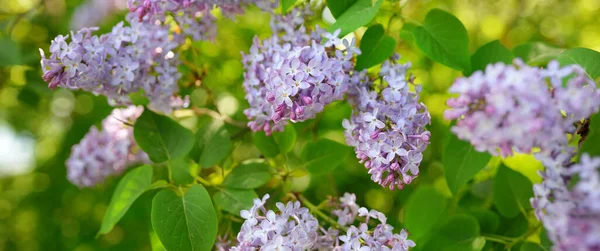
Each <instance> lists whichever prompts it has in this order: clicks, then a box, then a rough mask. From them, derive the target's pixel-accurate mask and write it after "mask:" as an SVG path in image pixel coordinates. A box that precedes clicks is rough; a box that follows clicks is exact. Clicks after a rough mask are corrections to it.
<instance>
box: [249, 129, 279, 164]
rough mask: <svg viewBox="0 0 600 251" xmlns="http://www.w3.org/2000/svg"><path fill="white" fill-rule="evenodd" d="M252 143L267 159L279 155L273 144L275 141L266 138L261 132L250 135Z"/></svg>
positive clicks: (277, 148)
mask: <svg viewBox="0 0 600 251" xmlns="http://www.w3.org/2000/svg"><path fill="white" fill-rule="evenodd" d="M252 142H254V145H255V146H256V148H258V150H259V151H260V152H261V153H262V154H263V155H265V157H267V158H273V157H275V156H277V155H278V154H279V146H278V145H277V143H275V139H274V138H273V137H269V136H267V135H266V134H265V132H262V131H261V132H255V133H254V134H252Z"/></svg>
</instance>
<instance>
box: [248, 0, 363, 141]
mask: <svg viewBox="0 0 600 251" xmlns="http://www.w3.org/2000/svg"><path fill="white" fill-rule="evenodd" d="M302 15H304V14H303V13H301V12H299V11H296V10H295V11H292V12H291V13H290V14H288V15H286V16H283V17H276V18H274V20H275V21H273V22H272V24H271V27H272V29H273V31H274V33H275V34H274V35H273V36H272V37H270V38H268V39H265V40H264V41H262V42H261V41H260V40H259V39H258V38H257V37H255V38H254V43H253V45H252V47H251V48H250V52H249V53H248V54H244V55H243V63H244V68H245V70H246V72H245V74H244V89H245V91H246V99H247V100H248V103H250V108H248V109H246V110H245V111H244V114H246V116H247V117H248V119H249V120H250V122H249V123H248V126H249V127H250V128H251V129H252V130H253V131H261V130H262V131H265V133H266V134H267V135H270V134H271V132H273V131H280V130H282V129H283V127H284V126H285V125H286V124H287V123H288V121H292V122H300V121H305V120H307V119H311V118H314V117H315V115H316V114H317V113H319V112H321V111H322V110H323V107H324V106H326V105H327V104H329V103H331V102H333V101H336V100H341V99H342V98H343V97H344V94H345V92H346V91H347V89H348V85H347V83H348V81H349V75H348V73H349V72H350V71H352V69H353V63H352V58H353V57H354V55H357V54H359V53H360V51H359V50H358V49H357V48H356V47H355V45H354V42H352V43H348V41H344V45H346V49H344V50H337V49H336V48H335V44H336V42H338V41H339V39H337V38H333V37H335V36H336V35H333V34H329V33H325V32H324V31H323V30H321V29H318V28H317V29H316V30H315V31H313V32H312V33H310V34H309V33H307V32H306V29H305V28H304V27H303V26H301V25H302ZM297 17H300V18H297ZM290 32H291V33H290ZM280 33H281V34H280ZM325 37H330V38H332V39H329V40H327V42H324V43H322V42H323V38H325Z"/></svg>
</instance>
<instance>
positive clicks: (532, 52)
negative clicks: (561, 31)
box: [512, 42, 565, 66]
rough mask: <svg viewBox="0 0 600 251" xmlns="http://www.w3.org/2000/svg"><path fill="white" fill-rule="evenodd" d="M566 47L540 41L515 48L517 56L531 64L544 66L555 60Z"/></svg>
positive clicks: (514, 52) (514, 51)
mask: <svg viewBox="0 0 600 251" xmlns="http://www.w3.org/2000/svg"><path fill="white" fill-rule="evenodd" d="M563 51H565V49H562V48H557V47H553V46H550V45H547V44H544V43H540V42H533V43H526V44H522V45H519V46H517V47H515V48H513V50H512V52H513V54H514V56H515V58H520V59H522V60H523V62H525V63H527V64H529V65H537V66H542V65H546V64H548V62H550V61H551V60H554V59H556V58H557V57H558V55H560V54H561V53H562V52H563Z"/></svg>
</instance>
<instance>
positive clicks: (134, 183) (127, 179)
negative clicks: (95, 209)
mask: <svg viewBox="0 0 600 251" xmlns="http://www.w3.org/2000/svg"><path fill="white" fill-rule="evenodd" d="M151 183H152V167H151V166H148V165H144V166H141V167H138V168H135V169H133V170H131V171H129V172H128V173H127V174H125V176H123V178H121V180H120V181H119V184H118V185H117V188H116V189H115V192H114V193H113V195H112V197H111V198H110V204H108V208H107V209H106V213H105V214H104V219H102V226H101V227H100V231H99V232H98V235H100V234H106V233H108V232H110V230H112V228H113V227H114V226H115V224H117V222H119V220H120V219H121V218H122V217H123V215H125V213H126V212H127V210H129V207H131V205H132V204H133V202H134V201H135V200H136V199H137V198H138V197H140V195H142V194H143V193H144V192H145V191H146V189H147V188H149V187H150V185H151Z"/></svg>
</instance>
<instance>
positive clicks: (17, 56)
mask: <svg viewBox="0 0 600 251" xmlns="http://www.w3.org/2000/svg"><path fill="white" fill-rule="evenodd" d="M0 51H1V52H2V53H0V66H12V65H19V64H21V63H22V62H21V61H22V60H21V53H20V52H19V45H18V44H17V43H15V42H14V41H12V40H10V39H8V38H0ZM38 56H39V55H38Z"/></svg>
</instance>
